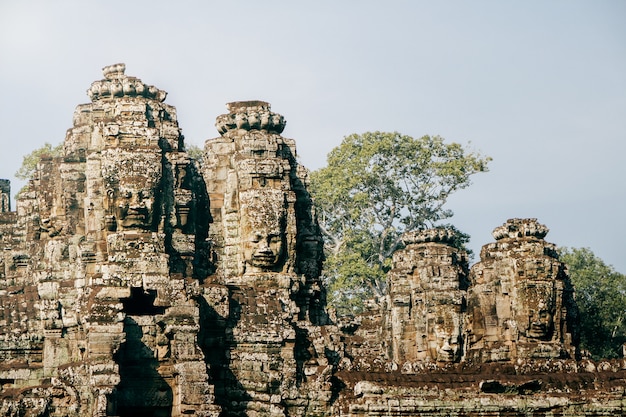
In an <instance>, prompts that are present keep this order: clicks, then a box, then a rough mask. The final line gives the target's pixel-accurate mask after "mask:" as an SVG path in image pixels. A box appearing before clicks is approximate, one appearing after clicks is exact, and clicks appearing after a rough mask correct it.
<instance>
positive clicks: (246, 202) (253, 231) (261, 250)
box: [240, 190, 286, 272]
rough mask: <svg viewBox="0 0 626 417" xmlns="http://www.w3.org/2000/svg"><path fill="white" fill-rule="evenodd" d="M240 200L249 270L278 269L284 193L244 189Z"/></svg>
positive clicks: (282, 239) (283, 235)
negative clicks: (245, 190)
mask: <svg viewBox="0 0 626 417" xmlns="http://www.w3.org/2000/svg"><path fill="white" fill-rule="evenodd" d="M240 202H241V250H242V258H243V261H244V263H245V265H244V266H245V271H246V272H268V271H278V270H279V269H280V268H281V266H282V263H283V257H284V256H283V255H284V252H285V250H284V247H285V240H286V232H285V225H286V210H285V206H284V196H283V193H282V192H279V191H274V190H264V191H260V190H255V191H251V192H244V193H242V194H241V196H240Z"/></svg>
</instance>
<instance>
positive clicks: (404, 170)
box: [310, 132, 491, 312]
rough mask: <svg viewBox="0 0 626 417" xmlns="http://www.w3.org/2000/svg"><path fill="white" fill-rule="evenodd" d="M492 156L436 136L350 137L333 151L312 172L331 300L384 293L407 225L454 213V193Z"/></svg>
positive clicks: (341, 302) (358, 300)
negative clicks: (450, 203)
mask: <svg viewBox="0 0 626 417" xmlns="http://www.w3.org/2000/svg"><path fill="white" fill-rule="evenodd" d="M490 160H491V158H488V157H483V156H481V155H480V154H478V153H475V152H470V151H468V150H467V149H466V148H464V147H463V146H462V145H460V144H458V143H445V142H444V139H442V138H441V137H438V136H423V137H421V138H418V139H414V138H412V137H410V136H406V135H402V134H400V133H397V132H393V133H388V132H366V133H363V134H353V135H350V136H347V137H345V138H344V140H343V142H342V143H341V144H340V145H339V146H338V147H336V148H335V149H333V150H332V151H331V152H330V153H329V154H328V157H327V166H326V167H324V168H321V169H319V170H317V171H314V172H312V173H311V187H310V190H311V194H312V195H313V198H314V201H315V205H316V207H317V212H318V219H319V222H320V226H321V227H322V231H323V233H324V235H325V238H326V248H325V249H326V264H325V273H324V275H325V279H326V281H327V284H328V287H329V301H330V302H331V304H334V305H335V307H337V308H338V311H340V312H349V311H358V309H359V308H360V306H361V305H362V301H363V299H364V298H367V297H371V296H373V295H382V294H383V293H384V291H385V287H386V280H385V274H386V272H387V271H388V270H389V267H390V264H391V255H392V254H393V252H394V251H395V250H396V249H397V248H398V247H399V245H400V244H401V240H400V237H401V235H402V233H404V232H406V231H411V230H417V229H423V228H428V227H434V226H435V225H437V224H438V223H439V222H441V221H442V220H445V219H448V218H450V217H451V216H452V212H451V211H450V210H446V209H444V204H445V203H446V201H447V199H448V196H449V195H450V194H452V193H453V192H454V191H456V190H459V189H462V188H465V187H467V186H468V185H470V176H471V175H473V174H475V173H478V172H485V171H487V164H488V162H489V161H490ZM462 236H463V235H462ZM460 241H461V242H464V241H467V236H466V235H465V236H464V238H462V239H461V240H460ZM341 310H343V311H341Z"/></svg>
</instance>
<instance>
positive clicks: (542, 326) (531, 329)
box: [517, 283, 555, 339]
mask: <svg viewBox="0 0 626 417" xmlns="http://www.w3.org/2000/svg"><path fill="white" fill-rule="evenodd" d="M520 292H521V295H522V297H521V299H522V300H525V301H526V303H527V306H526V308H523V309H521V311H520V313H519V314H518V318H517V321H518V325H521V326H522V328H523V329H524V331H525V334H526V337H529V338H532V339H549V338H550V337H551V336H552V332H553V329H554V295H555V294H554V289H553V288H552V286H550V285H541V284H539V283H537V284H528V285H525V286H522V287H521V288H520Z"/></svg>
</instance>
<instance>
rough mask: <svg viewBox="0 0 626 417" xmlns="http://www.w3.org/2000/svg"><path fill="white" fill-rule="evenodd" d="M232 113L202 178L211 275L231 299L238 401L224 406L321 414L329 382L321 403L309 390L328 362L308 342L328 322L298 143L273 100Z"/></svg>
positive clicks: (210, 148) (213, 143)
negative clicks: (287, 133)
mask: <svg viewBox="0 0 626 417" xmlns="http://www.w3.org/2000/svg"><path fill="white" fill-rule="evenodd" d="M228 109H229V113H228V114H224V115H221V116H219V117H218V118H217V122H216V127H217V130H218V131H219V132H220V133H221V137H218V138H215V139H211V140H208V141H207V142H206V145H205V163H204V176H205V178H211V179H212V180H211V181H207V190H208V194H209V198H210V200H211V216H212V218H213V223H212V224H211V230H210V234H209V238H210V240H211V242H212V248H213V251H214V254H215V263H216V268H217V269H216V274H215V275H214V276H213V277H211V279H213V280H214V282H216V283H223V284H225V285H226V286H227V287H228V291H229V298H230V299H231V303H232V304H231V309H230V311H229V317H228V320H226V324H225V326H226V328H228V331H227V332H226V334H227V335H229V336H228V337H227V338H226V340H227V343H228V346H227V348H228V349H229V355H228V356H229V358H230V360H229V361H228V364H223V365H222V366H223V367H224V368H228V371H229V372H230V373H231V374H230V375H229V376H228V377H227V378H226V379H225V382H224V383H225V384H226V385H228V386H229V387H230V388H229V390H228V391H229V394H228V395H229V396H230V398H233V400H232V401H228V402H227V403H226V404H225V405H224V407H225V410H226V412H227V413H231V414H233V415H239V414H244V413H246V410H256V411H257V412H259V413H260V414H262V415H305V414H306V413H310V412H312V411H313V410H315V408H316V407H321V408H320V409H323V406H324V403H325V401H327V400H328V397H329V396H330V383H329V380H328V378H315V380H316V381H318V383H319V384H321V385H319V384H318V385H317V386H315V387H314V388H313V387H311V389H313V390H315V391H317V392H320V391H321V392H324V391H327V392H329V394H328V395H327V397H326V399H325V400H322V401H321V402H319V404H317V405H315V402H313V403H312V404H309V403H310V401H308V400H304V399H303V397H302V395H303V392H304V391H303V390H302V389H301V388H304V387H305V386H307V376H306V375H305V371H304V369H305V367H306V365H307V362H309V361H311V362H312V363H314V364H315V367H316V369H317V368H319V369H325V368H326V367H328V366H329V363H328V360H327V359H326V358H325V357H324V348H323V347H321V346H318V348H319V350H320V351H318V352H315V347H313V346H312V343H311V340H310V334H311V333H315V332H318V331H319V329H318V328H317V327H316V326H317V325H320V324H324V323H325V322H326V320H327V318H326V315H325V311H324V293H323V291H322V286H321V283H320V268H321V261H322V247H321V244H322V240H321V233H320V231H319V228H318V226H317V223H316V220H315V215H314V212H313V209H312V202H311V199H310V197H309V195H308V192H307V191H306V182H307V172H306V170H305V169H304V168H303V167H302V166H300V165H299V164H298V163H297V161H296V158H295V154H296V152H295V143H294V141H293V140H291V139H286V138H284V137H282V136H281V135H280V133H281V132H282V131H283V129H284V127H285V120H284V118H283V116H281V115H279V114H277V113H274V112H272V111H271V109H270V106H269V104H268V103H266V102H263V101H246V102H235V103H230V104H228ZM318 353H319V355H318ZM251 361H252V362H254V363H256V365H254V366H252V367H251V365H250V362H251ZM320 361H321V362H320ZM309 377H312V375H309ZM311 379H313V378H311ZM242 387H246V389H242ZM306 395H308V394H305V398H306ZM234 396H235V397H236V399H237V400H234ZM322 397H323V395H322ZM316 401H317V400H316ZM306 404H308V405H306Z"/></svg>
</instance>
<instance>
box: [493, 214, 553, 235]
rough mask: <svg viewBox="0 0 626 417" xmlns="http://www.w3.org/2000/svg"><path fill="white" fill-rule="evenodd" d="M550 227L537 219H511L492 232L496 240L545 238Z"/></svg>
mask: <svg viewBox="0 0 626 417" xmlns="http://www.w3.org/2000/svg"><path fill="white" fill-rule="evenodd" d="M549 231H550V229H548V228H547V227H546V226H545V225H543V224H541V223H539V222H538V221H537V219H509V220H507V221H506V223H504V224H503V225H502V226H498V227H496V228H495V229H493V232H492V233H491V234H492V236H493V237H494V238H495V239H496V240H500V239H506V238H510V239H515V238H521V237H535V238H537V239H543V238H544V237H545V236H546V235H547V234H548V232H549Z"/></svg>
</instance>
